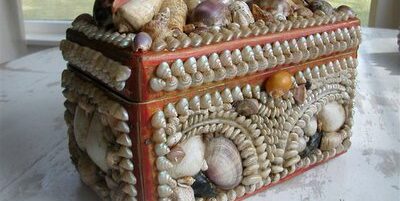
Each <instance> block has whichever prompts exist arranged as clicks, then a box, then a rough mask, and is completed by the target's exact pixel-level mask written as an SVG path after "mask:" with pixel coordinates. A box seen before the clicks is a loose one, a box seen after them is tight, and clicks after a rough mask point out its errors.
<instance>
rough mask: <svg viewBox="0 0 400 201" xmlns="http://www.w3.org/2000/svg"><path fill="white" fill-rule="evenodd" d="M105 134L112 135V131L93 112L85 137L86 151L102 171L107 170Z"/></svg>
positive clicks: (98, 115)
mask: <svg viewBox="0 0 400 201" xmlns="http://www.w3.org/2000/svg"><path fill="white" fill-rule="evenodd" d="M106 135H112V133H111V131H109V130H107V128H106V127H105V126H103V124H102V123H101V119H100V114H98V113H95V114H94V115H93V118H92V121H91V123H90V127H89V132H88V137H87V139H86V151H87V154H88V155H89V157H90V158H91V159H92V161H93V162H94V163H96V165H97V166H99V167H100V169H101V170H103V171H104V172H107V170H108V165H107V159H106V158H107V148H108V145H109V143H108V142H107V140H106V139H105V136H106Z"/></svg>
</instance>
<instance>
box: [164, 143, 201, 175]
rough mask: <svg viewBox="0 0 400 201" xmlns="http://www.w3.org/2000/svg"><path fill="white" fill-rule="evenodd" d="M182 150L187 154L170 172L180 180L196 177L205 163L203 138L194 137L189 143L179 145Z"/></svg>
mask: <svg viewBox="0 0 400 201" xmlns="http://www.w3.org/2000/svg"><path fill="white" fill-rule="evenodd" d="M177 146H180V147H181V148H182V150H183V151H184V152H185V153H190V154H186V155H185V157H183V159H182V161H181V162H180V163H178V164H175V165H174V167H173V168H171V169H170V170H169V174H170V175H171V177H172V178H180V177H184V176H194V175H196V174H197V173H198V172H200V170H201V167H202V165H203V161H204V152H205V145H204V142H203V139H202V138H201V136H194V137H191V138H189V139H188V140H187V141H185V142H183V143H181V144H179V145H177Z"/></svg>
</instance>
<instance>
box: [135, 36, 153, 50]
mask: <svg viewBox="0 0 400 201" xmlns="http://www.w3.org/2000/svg"><path fill="white" fill-rule="evenodd" d="M152 43H153V39H152V38H151V36H150V35H149V34H148V33H146V32H140V33H138V34H137V35H136V36H135V39H134V40H133V51H147V50H149V49H150V48H151V44H152Z"/></svg>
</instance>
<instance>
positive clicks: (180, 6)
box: [161, 0, 188, 31]
mask: <svg viewBox="0 0 400 201" xmlns="http://www.w3.org/2000/svg"><path fill="white" fill-rule="evenodd" d="M165 8H169V10H170V12H171V13H170V19H169V22H168V27H169V28H170V29H172V30H173V29H179V30H181V31H182V30H183V26H185V24H186V16H187V13H188V7H187V5H186V3H185V1H184V0H164V2H163V4H162V5H161V10H163V9H165Z"/></svg>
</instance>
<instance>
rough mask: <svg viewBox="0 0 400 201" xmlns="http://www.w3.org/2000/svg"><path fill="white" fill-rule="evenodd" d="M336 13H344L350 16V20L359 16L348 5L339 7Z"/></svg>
mask: <svg viewBox="0 0 400 201" xmlns="http://www.w3.org/2000/svg"><path fill="white" fill-rule="evenodd" d="M336 11H338V12H342V13H344V14H346V15H348V16H349V17H350V18H354V17H356V16H357V14H356V12H354V10H353V9H351V8H350V7H349V6H346V5H341V6H339V7H338V8H337V9H336Z"/></svg>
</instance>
